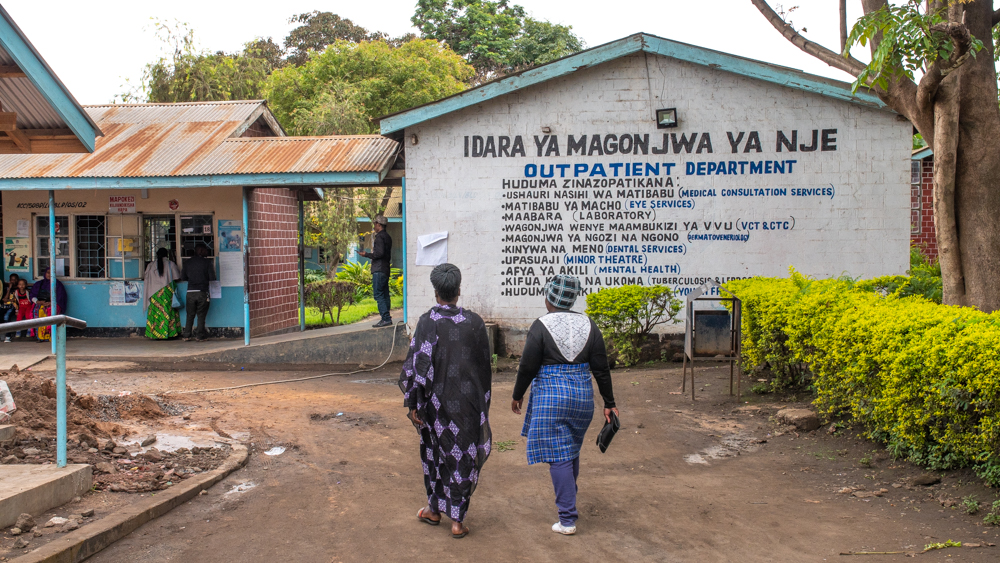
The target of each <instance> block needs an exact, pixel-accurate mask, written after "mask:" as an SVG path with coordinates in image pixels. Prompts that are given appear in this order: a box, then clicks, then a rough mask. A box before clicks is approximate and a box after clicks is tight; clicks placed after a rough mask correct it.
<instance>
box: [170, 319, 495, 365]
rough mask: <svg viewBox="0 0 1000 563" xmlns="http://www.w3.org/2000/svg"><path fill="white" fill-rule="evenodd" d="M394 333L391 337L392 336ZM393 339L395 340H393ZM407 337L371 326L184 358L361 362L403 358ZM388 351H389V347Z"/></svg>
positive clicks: (396, 329)
mask: <svg viewBox="0 0 1000 563" xmlns="http://www.w3.org/2000/svg"><path fill="white" fill-rule="evenodd" d="M486 329H487V332H488V334H489V339H490V349H491V350H496V333H497V327H496V325H487V326H486ZM393 334H395V339H394V338H393ZM394 341H395V344H393V342H394ZM409 347H410V337H409V336H408V335H407V334H406V330H405V328H404V327H402V326H397V327H391V326H390V327H384V328H373V329H368V330H358V331H353V332H345V333H341V334H332V335H329V336H323V337H317V338H300V339H295V340H287V341H283V342H271V343H267V344H258V345H251V346H246V347H240V348H233V349H229V350H222V351H218V352H212V353H208V354H199V355H194V356H189V357H188V358H186V360H187V361H200V362H220V363H233V364H365V365H367V366H377V365H379V364H381V363H382V362H384V361H386V356H389V361H390V362H401V361H403V360H405V359H406V353H407V351H408V350H409ZM390 349H392V354H391V355H389V350H390Z"/></svg>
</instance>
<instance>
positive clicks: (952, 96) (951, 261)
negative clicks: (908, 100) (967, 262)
mask: <svg viewBox="0 0 1000 563" xmlns="http://www.w3.org/2000/svg"><path fill="white" fill-rule="evenodd" d="M956 74H957V73H956ZM958 79H959V77H958V76H951V77H949V78H946V79H944V80H943V81H942V82H941V86H940V87H939V88H938V91H937V98H936V99H935V100H934V142H933V145H932V148H933V149H934V231H935V235H936V236H937V248H938V260H939V261H940V262H941V285H942V290H943V291H942V293H943V301H944V303H945V304H947V305H965V278H964V277H963V275H962V259H961V256H960V253H959V243H958V226H957V224H956V217H957V216H956V214H955V170H956V162H957V160H958V157H957V152H958V138H959V133H958V114H959V100H958V89H959V80H958Z"/></svg>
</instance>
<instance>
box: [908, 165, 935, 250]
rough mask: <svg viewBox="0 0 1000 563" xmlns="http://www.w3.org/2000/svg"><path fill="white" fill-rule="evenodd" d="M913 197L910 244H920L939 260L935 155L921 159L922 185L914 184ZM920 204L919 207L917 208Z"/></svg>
mask: <svg viewBox="0 0 1000 563" xmlns="http://www.w3.org/2000/svg"><path fill="white" fill-rule="evenodd" d="M912 187H913V188H914V189H913V190H912V193H911V197H912V198H913V199H912V203H913V204H914V209H913V213H912V219H911V221H912V222H913V227H914V228H913V230H912V232H911V234H910V244H911V245H914V246H920V247H922V248H923V249H924V252H925V253H926V254H927V255H928V256H929V257H931V258H933V259H935V260H937V235H936V233H935V231H934V157H933V156H929V157H927V158H925V159H923V160H922V161H921V171H920V187H919V189H916V188H917V186H916V185H914V186H912ZM917 204H919V208H917Z"/></svg>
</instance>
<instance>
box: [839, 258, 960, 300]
mask: <svg viewBox="0 0 1000 563" xmlns="http://www.w3.org/2000/svg"><path fill="white" fill-rule="evenodd" d="M909 273H910V275H909V276H882V277H879V278H872V279H870V280H861V281H858V282H856V283H855V284H854V287H856V288H858V289H860V290H862V291H874V292H876V293H879V294H881V295H883V296H886V295H892V296H894V297H910V296H913V295H918V296H920V297H923V298H925V299H927V300H929V301H933V302H935V303H941V295H942V294H941V291H942V290H941V264H939V263H938V262H936V261H933V260H931V259H930V258H928V257H927V255H926V254H924V252H923V251H922V250H921V249H920V248H919V247H916V246H914V247H911V248H910V272H909Z"/></svg>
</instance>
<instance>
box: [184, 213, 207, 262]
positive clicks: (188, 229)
mask: <svg viewBox="0 0 1000 563" xmlns="http://www.w3.org/2000/svg"><path fill="white" fill-rule="evenodd" d="M213 222H214V216H213V215H181V233H180V235H181V257H182V258H183V259H184V260H187V259H188V258H190V257H192V256H194V249H195V248H196V247H197V246H198V245H199V244H204V245H205V246H207V247H208V255H209V256H215V231H214V229H213V228H212V223H213Z"/></svg>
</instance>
